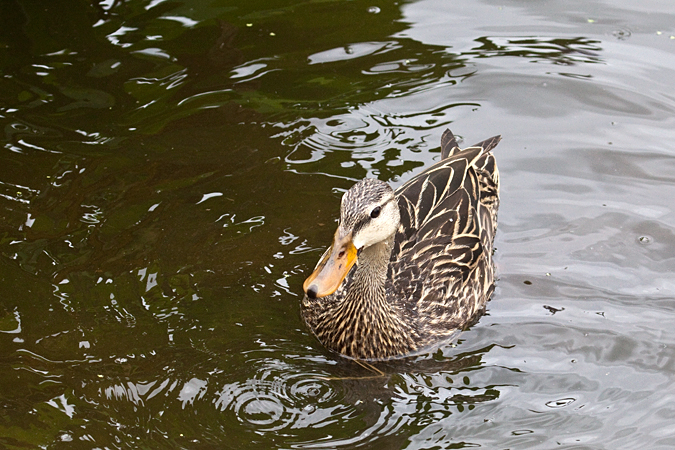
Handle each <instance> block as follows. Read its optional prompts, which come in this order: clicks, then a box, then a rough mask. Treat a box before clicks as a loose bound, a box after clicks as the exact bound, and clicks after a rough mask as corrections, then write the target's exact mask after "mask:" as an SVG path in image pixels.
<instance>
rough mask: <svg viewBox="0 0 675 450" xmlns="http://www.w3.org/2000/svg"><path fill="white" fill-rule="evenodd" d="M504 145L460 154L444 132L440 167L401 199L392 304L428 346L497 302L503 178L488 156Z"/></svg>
mask: <svg viewBox="0 0 675 450" xmlns="http://www.w3.org/2000/svg"><path fill="white" fill-rule="evenodd" d="M500 139H501V137H500V136H495V137H493V138H490V139H487V140H486V141H483V142H481V143H479V144H476V145H474V146H472V147H468V148H466V149H463V150H462V149H460V148H459V147H458V146H457V143H456V141H455V138H454V136H453V135H452V133H451V132H450V130H446V132H445V133H444V134H443V137H442V140H441V161H439V162H438V163H436V164H434V165H433V166H431V167H430V168H429V169H427V170H426V171H424V172H423V173H421V174H420V175H419V176H417V177H415V178H414V179H412V180H411V181H409V182H408V183H406V184H404V185H403V186H401V187H400V188H399V189H398V190H397V191H396V195H397V197H398V201H399V207H400V212H401V226H400V228H399V230H398V232H397V234H396V241H395V247H394V250H393V252H392V260H391V265H390V274H389V280H391V283H390V285H389V291H390V297H389V298H391V299H393V300H394V301H395V302H396V304H397V307H398V308H402V309H405V310H406V311H405V316H406V317H409V318H410V320H411V322H413V323H414V324H415V327H416V328H417V331H418V333H419V338H420V339H421V340H422V341H428V342H426V343H427V344H432V343H433V341H436V340H439V339H443V338H444V337H446V336H448V337H449V336H450V335H452V334H453V333H454V332H455V331H456V330H457V329H458V328H462V327H464V326H465V325H466V324H467V323H468V322H470V321H472V320H473V319H474V318H475V317H476V316H477V315H478V313H479V312H480V311H482V310H483V308H484V306H485V303H486V301H487V299H488V298H489V297H490V295H491V294H492V290H493V288H494V269H493V262H492V244H493V239H494V233H495V231H496V227H497V208H498V206H499V172H498V169H497V165H496V162H495V159H494V157H493V155H492V152H491V150H492V148H494V147H495V146H496V145H497V144H498V143H499V141H500ZM423 343H424V342H423Z"/></svg>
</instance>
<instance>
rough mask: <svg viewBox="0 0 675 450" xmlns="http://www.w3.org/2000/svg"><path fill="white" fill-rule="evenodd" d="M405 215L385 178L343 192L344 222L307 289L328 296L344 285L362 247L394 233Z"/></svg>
mask: <svg viewBox="0 0 675 450" xmlns="http://www.w3.org/2000/svg"><path fill="white" fill-rule="evenodd" d="M400 221H401V217H400V214H399V209H398V202H397V201H396V197H395V195H394V190H393V189H392V188H391V186H389V185H388V184H387V183H385V182H384V181H380V180H376V179H372V178H366V179H365V180H361V181H359V182H358V183H356V184H355V185H354V186H352V188H351V189H349V190H348V191H347V192H345V194H344V195H343V196H342V204H341V206H340V224H339V225H338V228H337V230H336V231H335V236H334V237H333V244H332V245H331V246H330V248H329V249H328V250H327V251H326V253H324V255H323V257H322V258H321V260H320V261H319V263H318V264H317V266H316V268H315V269H314V272H313V273H312V274H311V275H310V276H309V277H308V278H307V279H306V280H305V283H304V284H303V286H302V287H303V289H304V291H305V293H306V294H307V296H308V297H309V298H316V297H325V296H327V295H330V294H332V293H333V292H335V291H336V290H337V288H338V287H340V284H342V281H343V280H344V279H345V277H346V276H347V274H348V273H349V270H350V269H351V268H352V266H353V265H354V263H356V261H357V258H358V255H359V253H360V252H361V250H363V249H364V248H367V247H370V246H371V245H374V244H377V243H378V242H382V241H384V240H386V239H387V238H389V237H391V235H392V234H394V233H395V232H396V229H397V228H398V226H399V223H400Z"/></svg>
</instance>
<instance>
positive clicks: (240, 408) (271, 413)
mask: <svg viewBox="0 0 675 450" xmlns="http://www.w3.org/2000/svg"><path fill="white" fill-rule="evenodd" d="M269 363H272V364H269ZM266 365H276V366H277V367H275V368H274V369H271V370H270V369H268V370H263V371H259V372H258V374H257V375H256V376H255V377H253V378H250V379H248V380H245V381H236V382H233V383H229V384H226V385H225V386H223V388H222V389H221V390H220V391H219V392H217V393H216V398H215V400H214V403H215V406H216V407H217V408H219V409H220V410H221V411H227V410H229V411H232V412H233V413H234V414H235V416H236V417H237V419H238V420H239V421H240V422H242V423H244V424H248V425H251V426H253V427H255V429H256V430H258V431H278V430H282V429H291V428H307V427H312V426H318V425H320V424H322V423H325V422H326V421H328V420H330V421H335V420H339V418H340V417H344V416H345V415H346V414H348V413H349V411H350V410H351V408H350V407H349V406H346V405H345V402H344V401H343V400H344V392H343V391H342V390H341V389H340V386H341V385H340V383H331V380H328V379H322V378H321V377H318V376H317V375H315V374H310V373H289V368H288V367H283V363H281V364H280V362H279V361H273V362H272V361H268V364H266Z"/></svg>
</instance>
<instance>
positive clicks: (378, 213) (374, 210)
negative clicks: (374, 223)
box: [370, 206, 382, 219]
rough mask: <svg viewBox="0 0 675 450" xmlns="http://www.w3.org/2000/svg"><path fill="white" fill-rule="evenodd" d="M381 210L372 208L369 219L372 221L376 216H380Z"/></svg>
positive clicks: (377, 207)
mask: <svg viewBox="0 0 675 450" xmlns="http://www.w3.org/2000/svg"><path fill="white" fill-rule="evenodd" d="M381 210H382V208H380V207H379V206H376V207H375V208H373V210H372V211H371V212H370V217H371V218H372V219H375V218H376V217H377V216H379V215H380V211H381Z"/></svg>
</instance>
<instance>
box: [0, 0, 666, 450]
mask: <svg viewBox="0 0 675 450" xmlns="http://www.w3.org/2000/svg"><path fill="white" fill-rule="evenodd" d="M0 23H1V24H2V26H1V27H0V127H1V129H2V130H4V134H2V135H1V137H0V139H1V143H0V144H1V145H0V406H1V408H0V414H1V416H0V417H1V420H0V448H8V449H23V448H49V449H61V448H63V449H70V448H78V449H79V448H82V449H95V448H108V449H112V448H147V449H158V448H167V449H176V448H185V449H202V448H204V449H206V448H232V449H241V448H260V449H269V448H283V449H291V448H296V449H302V448H377V449H385V448H387V449H388V448H406V449H446V448H466V447H482V448H489V449H502V448H503V449H506V448H508V449H526V448H527V449H531V448H537V449H551V448H568V449H572V448H573V449H635V448H649V449H659V448H663V449H666V448H673V447H674V446H675V425H674V423H675V406H673V405H675V381H674V378H675V377H674V375H675V328H674V327H673V325H672V324H673V323H675V275H674V273H675V212H674V206H675V200H673V199H675V148H674V147H673V141H675V139H674V138H675V131H674V130H675V96H674V95H673V92H674V88H675V81H674V80H675V5H671V4H670V2H657V1H652V2H646V3H645V2H642V3H639V5H638V4H635V2H629V1H627V0H617V1H614V2H604V3H603V2H600V1H595V0H594V1H583V2H581V1H571V2H522V1H507V2H505V3H504V2H502V3H498V2H492V1H489V0H485V1H474V0H471V1H465V2H454V1H441V0H435V1H434V0H422V1H418V2H393V1H378V2H377V3H375V2H363V1H361V0H354V1H345V0H343V1H306V2H299V1H298V2H291V1H267V2H261V1H236V2H235V1H230V2H224V1H213V0H210V1H183V2H180V1H162V0H152V1H117V0H108V1H105V2H101V3H98V4H97V3H87V2H84V1H70V2H65V1H49V2H30V1H18V0H3V1H2V2H1V3H0ZM448 127H450V128H451V129H452V130H453V131H454V132H455V133H456V134H458V135H459V136H460V137H461V138H463V139H464V142H463V144H472V143H474V142H477V141H479V140H481V139H484V138H487V137H489V136H492V135H495V134H502V135H503V141H502V143H501V144H500V146H499V147H498V148H497V151H496V155H497V159H498V162H499V165H500V170H501V174H502V203H501V209H500V225H499V231H498V235H497V239H496V247H497V253H496V261H497V270H498V275H499V281H498V284H497V289H496V292H495V295H494V296H493V299H492V301H491V302H490V303H489V305H488V314H487V315H486V316H484V317H482V318H481V320H480V322H479V323H478V324H477V325H475V326H474V327H472V329H471V330H469V331H467V332H465V333H463V334H462V335H461V336H460V338H459V339H458V340H456V341H455V342H453V343H452V344H451V345H448V346H446V347H443V348H441V349H440V350H439V351H438V352H437V353H435V354H433V355H426V356H422V357H419V358H417V359H415V360H413V361H404V362H400V363H390V364H381V365H380V366H379V368H380V369H381V370H383V371H384V372H385V373H386V375H385V376H384V377H373V376H372V373H370V372H368V371H367V370H365V369H363V368H361V367H360V366H358V365H355V364H354V363H352V362H349V361H346V360H343V359H342V358H340V357H338V356H335V355H333V354H330V353H329V352H327V351H326V350H325V349H323V348H322V347H321V345H320V344H319V343H318V342H317V341H316V340H315V339H314V337H313V336H312V335H311V334H310V333H309V332H308V330H307V329H306V327H305V326H304V324H303V323H302V321H301V319H300V316H299V301H300V293H301V284H302V281H303V280H304V278H305V276H306V275H307V274H308V273H309V271H310V270H311V268H312V267H313V266H314V264H315V263H316V261H317V259H318V257H319V256H320V254H321V251H322V249H324V248H325V246H327V245H328V243H329V240H330V237H331V236H332V233H333V231H334V226H335V219H336V217H337V213H338V208H339V198H340V195H341V192H343V190H344V189H347V188H348V187H349V186H351V184H352V183H353V182H354V181H355V180H357V179H360V178H362V177H365V176H376V177H379V178H381V179H384V180H387V181H390V182H392V184H394V185H399V184H401V183H402V182H404V181H405V180H407V179H409V178H410V177H412V176H414V174H415V172H416V170H419V168H421V167H423V166H425V165H428V164H430V163H431V162H432V161H434V158H437V157H438V154H439V146H440V136H441V133H442V132H443V130H444V129H445V128H448Z"/></svg>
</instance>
